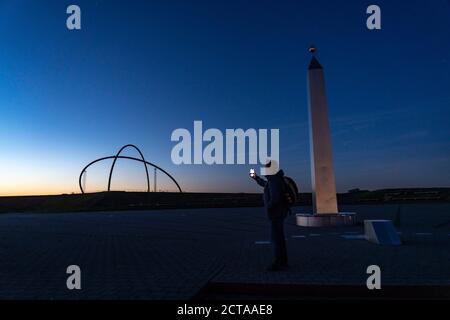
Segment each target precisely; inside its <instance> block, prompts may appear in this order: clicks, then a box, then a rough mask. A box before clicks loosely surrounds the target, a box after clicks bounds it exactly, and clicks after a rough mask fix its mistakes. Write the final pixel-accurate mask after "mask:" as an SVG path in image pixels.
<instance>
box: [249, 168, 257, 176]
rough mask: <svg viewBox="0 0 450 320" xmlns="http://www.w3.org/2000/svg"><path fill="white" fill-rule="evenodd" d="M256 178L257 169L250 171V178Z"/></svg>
mask: <svg viewBox="0 0 450 320" xmlns="http://www.w3.org/2000/svg"><path fill="white" fill-rule="evenodd" d="M255 176H256V174H255V169H250V177H252V178H254V177H255Z"/></svg>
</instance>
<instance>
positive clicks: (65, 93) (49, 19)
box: [0, 0, 450, 195]
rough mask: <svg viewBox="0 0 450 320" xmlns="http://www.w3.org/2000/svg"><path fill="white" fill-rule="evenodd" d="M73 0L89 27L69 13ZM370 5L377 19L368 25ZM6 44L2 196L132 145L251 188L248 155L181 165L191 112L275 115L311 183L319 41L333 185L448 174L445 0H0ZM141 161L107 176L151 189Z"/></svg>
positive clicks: (231, 124) (100, 173)
mask: <svg viewBox="0 0 450 320" xmlns="http://www.w3.org/2000/svg"><path fill="white" fill-rule="evenodd" d="M70 4H78V5H79V6H80V7H81V10H82V30H81V31H69V30H67V28H66V26H65V24H66V18H67V14H66V8H67V6H68V5H70ZM370 4H378V5H379V6H380V7H381V10H382V30H379V31H369V30H368V29H367V28H366V26H365V22H366V18H367V15H366V14H365V10H366V8H367V6H368V5H370ZM0 43H1V45H0V110H1V114H0V150H1V153H0V195H11V194H58V193H69V192H78V191H79V190H78V175H79V172H80V170H81V169H82V168H83V167H84V165H86V164H87V163H89V162H90V161H92V160H94V159H96V158H98V157H102V156H109V155H113V154H114V153H115V152H116V151H117V150H118V149H119V148H120V147H121V146H122V145H124V144H127V143H133V144H136V145H138V146H139V147H140V149H141V150H142V151H143V153H144V155H145V156H146V158H147V159H148V160H149V161H152V162H155V163H157V164H159V165H160V166H162V167H163V168H165V169H166V170H168V171H169V172H171V173H172V174H173V175H174V176H175V177H176V178H177V179H178V180H179V182H180V184H181V186H182V187H183V189H185V190H186V191H225V192H253V191H258V190H259V189H258V187H257V186H255V185H254V183H253V182H252V181H250V179H249V178H248V175H247V172H248V169H249V168H250V166H249V165H241V166H238V165H234V166H230V165H223V166H218V165H214V166H207V165H201V166H193V165H192V166H187V165H182V166H176V165H174V164H172V162H171V159H170V152H171V149H172V147H173V146H174V144H175V143H174V142H171V141H170V135H171V133H172V131H173V130H175V129H177V128H188V129H190V130H192V126H193V121H194V120H202V121H203V124H204V127H205V128H219V129H222V130H224V131H225V129H226V128H244V129H246V128H280V151H281V154H280V160H281V166H282V167H283V169H284V170H285V172H286V174H287V175H289V176H292V177H293V178H294V179H296V181H297V182H298V184H299V186H300V188H301V190H303V191H309V190H310V189H311V186H310V161H309V137H308V118H307V115H308V113H307V95H306V71H307V65H308V63H309V59H310V54H309V53H308V51H307V48H308V46H309V45H310V44H311V43H314V44H315V45H316V46H317V47H318V53H317V56H318V59H319V60H320V62H321V63H322V65H323V66H324V68H325V73H326V81H327V94H328V101H329V113H330V124H331V128H332V140H333V151H334V161H335V171H336V181H337V188H338V191H341V192H343V191H346V190H348V189H350V188H356V187H359V188H368V189H379V188H388V187H433V186H447V187H448V186H450V170H449V167H450V165H449V164H450V140H449V137H450V129H449V119H450V61H449V60H450V3H449V2H448V1H445V0H433V1H407V2H406V1H376V2H372V1H318V0H314V1H242V0H239V1H238V0H236V1H234V0H226V1H206V0H205V1H196V0H193V1H186V0H183V1H181V0H180V1H170V0H169V1H166V0H164V1H162V0H161V1H135V0H133V1H111V0H108V1H93V0H89V1H81V0H75V1H70V2H69V1H56V0H55V1H24V0H0ZM125 154H126V155H130V156H136V152H135V151H133V150H130V151H127V152H126V153H125ZM109 165H110V162H104V163H101V164H97V165H94V166H92V167H91V168H90V169H89V171H88V178H87V189H88V191H95V190H101V189H105V188H106V184H107V172H108V169H109ZM143 173H144V169H143V168H142V166H141V165H140V164H139V163H134V162H132V163H128V162H127V161H125V160H123V161H118V165H117V171H116V172H115V175H114V177H113V185H112V186H113V189H125V190H144V189H145V187H146V186H145V179H144V176H143ZM160 178H161V179H160V180H159V181H160V188H161V189H164V190H174V187H173V186H172V185H171V184H170V183H169V181H168V180H167V179H164V178H162V177H160Z"/></svg>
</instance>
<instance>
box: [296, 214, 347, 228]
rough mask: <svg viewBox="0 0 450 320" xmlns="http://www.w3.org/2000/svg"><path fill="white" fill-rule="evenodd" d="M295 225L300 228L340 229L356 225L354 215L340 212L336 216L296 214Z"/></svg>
mask: <svg viewBox="0 0 450 320" xmlns="http://www.w3.org/2000/svg"><path fill="white" fill-rule="evenodd" d="M296 220H297V225H298V226H300V227H342V226H352V225H354V224H355V223H356V213H354V212H340V213H337V214H306V213H298V214H296Z"/></svg>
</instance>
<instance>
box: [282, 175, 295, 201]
mask: <svg viewBox="0 0 450 320" xmlns="http://www.w3.org/2000/svg"><path fill="white" fill-rule="evenodd" d="M283 180H284V199H285V203H286V205H287V207H288V208H289V209H290V208H291V207H292V206H293V205H295V204H296V203H297V200H298V188H297V184H296V183H295V181H294V180H293V179H292V178H289V177H283Z"/></svg>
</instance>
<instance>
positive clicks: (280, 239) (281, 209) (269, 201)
mask: <svg viewBox="0 0 450 320" xmlns="http://www.w3.org/2000/svg"><path fill="white" fill-rule="evenodd" d="M263 175H264V177H265V178H266V179H267V181H266V180H264V179H263V178H261V177H259V176H257V175H256V174H255V173H254V172H252V173H250V177H251V178H252V179H254V180H255V181H256V182H257V183H258V184H259V185H260V186H261V187H264V207H265V209H266V213H267V215H268V217H269V220H270V223H271V237H272V244H273V247H274V251H275V261H274V262H273V263H272V264H271V265H270V266H269V267H268V269H267V270H268V271H280V270H283V269H286V268H287V267H288V264H287V262H288V259H287V250H286V240H285V236H284V219H285V218H286V217H287V215H288V212H289V206H288V204H287V202H286V200H285V183H284V172H283V170H278V164H277V163H276V162H275V161H274V160H271V161H269V163H267V164H266V165H265V166H264V168H263Z"/></svg>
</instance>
